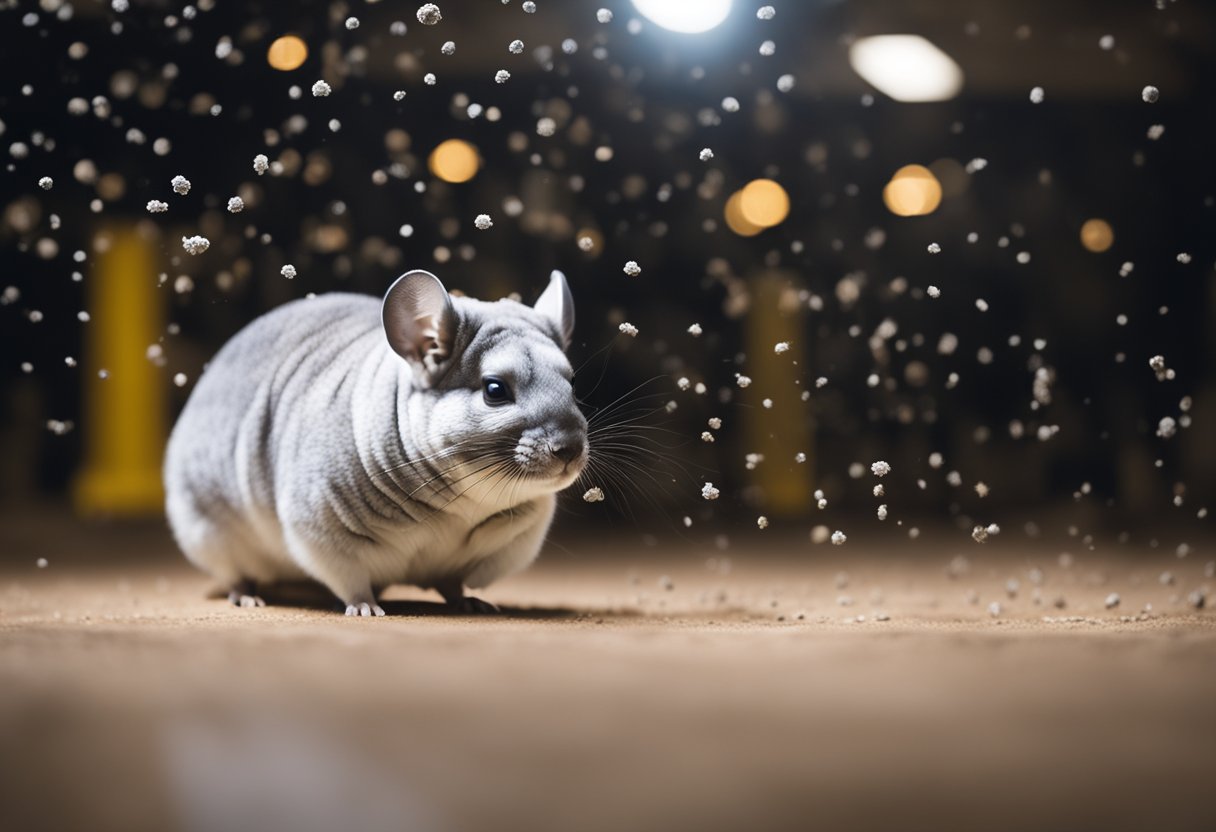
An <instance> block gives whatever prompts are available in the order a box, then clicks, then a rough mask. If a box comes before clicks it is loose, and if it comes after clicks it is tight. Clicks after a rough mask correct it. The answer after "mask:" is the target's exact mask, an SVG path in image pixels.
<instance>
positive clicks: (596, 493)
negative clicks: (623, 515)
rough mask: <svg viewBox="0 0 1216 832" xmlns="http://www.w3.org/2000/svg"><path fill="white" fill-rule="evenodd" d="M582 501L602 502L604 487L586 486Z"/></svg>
mask: <svg viewBox="0 0 1216 832" xmlns="http://www.w3.org/2000/svg"><path fill="white" fill-rule="evenodd" d="M583 502H585V503H602V502H604V489H602V488H600V487H599V486H598V485H597V486H592V487H591V488H588V489H587V490H586V491H585V492H584V493H583Z"/></svg>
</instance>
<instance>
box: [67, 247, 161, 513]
mask: <svg viewBox="0 0 1216 832" xmlns="http://www.w3.org/2000/svg"><path fill="white" fill-rule="evenodd" d="M110 240H111V245H110V247H109V249H108V250H107V251H105V252H104V253H103V254H101V255H100V257H99V258H98V262H97V266H96V268H95V269H94V270H93V272H92V274H91V275H89V276H88V277H86V278H85V279H86V281H87V283H86V287H87V297H88V304H87V309H88V312H89V316H90V322H89V323H88V324H86V325H85V343H84V355H83V359H84V360H83V361H82V362H81V364H82V366H83V367H84V368H85V371H84V377H83V384H84V402H83V408H82V411H81V419H80V422H81V429H82V431H83V433H84V466H83V468H82V469H81V471H80V472H79V473H78V475H77V477H76V481H75V483H74V488H73V495H72V496H73V500H74V503H75V506H76V510H77V512H79V513H81V514H121V515H139V514H155V513H159V512H161V511H162V510H163V506H164V490H163V486H162V484H161V473H160V468H161V456H162V454H163V453H164V448H165V438H166V432H165V395H164V380H163V378H162V373H161V372H160V371H159V370H158V369H157V367H155V366H154V365H153V364H152V362H151V361H149V360H148V359H147V356H146V353H147V349H148V346H149V345H150V344H153V343H156V341H157V339H158V338H159V337H160V334H161V332H162V331H163V327H164V323H163V315H164V313H163V310H162V301H163V298H162V297H161V293H160V292H159V291H158V289H157V287H156V252H155V251H154V249H153V248H152V244H151V242H150V241H148V240H145V239H143V238H142V237H141V236H140V235H139V233H138V232H137V231H136V230H135V228H134V227H122V228H116V229H114V230H113V231H112V232H111V233H110ZM103 371H104V376H105V377H104V378H103V377H102V376H101V375H100V374H101V373H102V372H103Z"/></svg>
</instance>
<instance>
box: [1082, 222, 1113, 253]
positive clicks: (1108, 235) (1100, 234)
mask: <svg viewBox="0 0 1216 832" xmlns="http://www.w3.org/2000/svg"><path fill="white" fill-rule="evenodd" d="M1114 244H1115V230H1114V229H1113V228H1111V227H1110V223H1108V222H1107V221H1106V220H1100V219H1098V218H1097V217H1095V218H1094V219H1091V220H1086V221H1085V224H1084V225H1082V226H1081V245H1083V246H1085V248H1086V250H1088V251H1092V252H1094V253H1096V254H1100V253H1101V252H1103V251H1106V250H1107V249H1109V248H1110V247H1111V246H1113V245H1114Z"/></svg>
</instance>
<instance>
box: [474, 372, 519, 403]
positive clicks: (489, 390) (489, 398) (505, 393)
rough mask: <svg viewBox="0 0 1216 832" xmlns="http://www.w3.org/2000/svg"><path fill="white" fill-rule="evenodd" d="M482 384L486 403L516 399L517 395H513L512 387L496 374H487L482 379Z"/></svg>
mask: <svg viewBox="0 0 1216 832" xmlns="http://www.w3.org/2000/svg"><path fill="white" fill-rule="evenodd" d="M481 385H482V393H483V395H484V396H485V399H486V404H491V405H497V404H506V403H507V402H513V401H515V397H514V396H512V395H511V388H510V387H508V386H507V383H506V382H505V381H503V380H502V379H500V378H497V377H496V376H486V377H485V378H483V379H482V380H481Z"/></svg>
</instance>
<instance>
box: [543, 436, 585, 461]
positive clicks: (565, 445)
mask: <svg viewBox="0 0 1216 832" xmlns="http://www.w3.org/2000/svg"><path fill="white" fill-rule="evenodd" d="M586 450H587V440H586V439H584V438H583V435H582V434H581V433H578V434H574V433H567V434H561V435H559V436H557V437H554V438H553V439H552V440H550V442H549V453H551V454H553V456H554V457H556V458H557V459H560V460H561V461H562V462H564V463H566V464H567V465H569V464H570V463H571V462H574V460H576V459H578V458H579V457H581V456H582V455H583V453H584V452H585V451H586Z"/></svg>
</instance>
